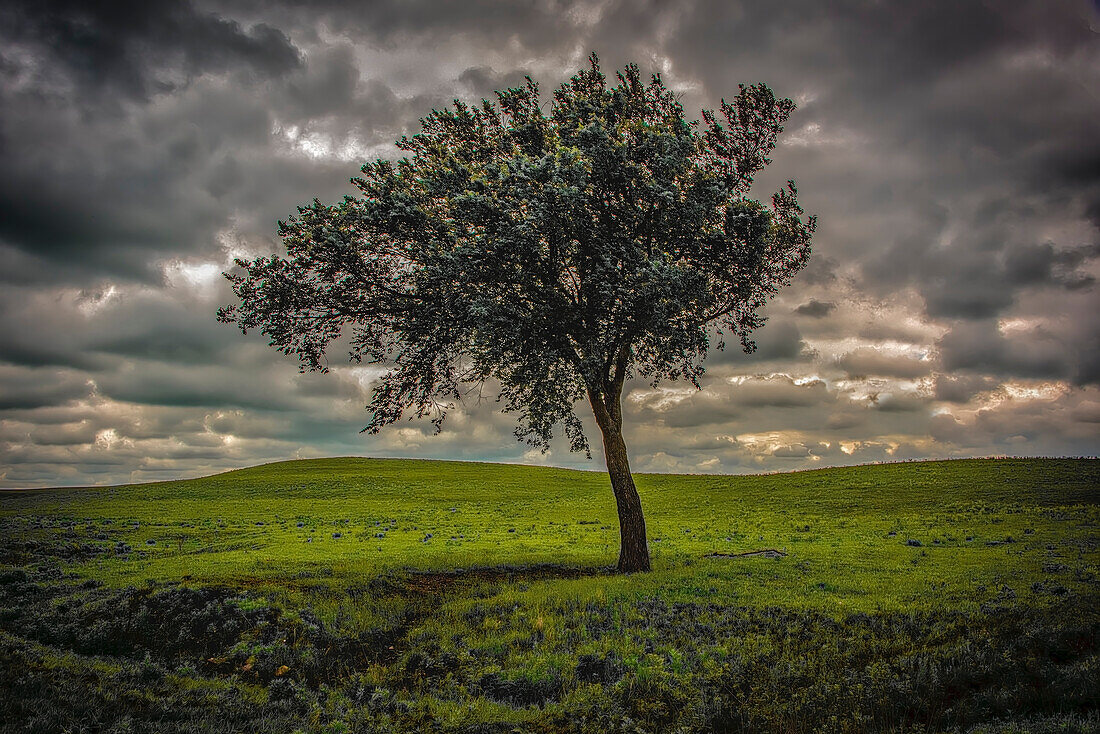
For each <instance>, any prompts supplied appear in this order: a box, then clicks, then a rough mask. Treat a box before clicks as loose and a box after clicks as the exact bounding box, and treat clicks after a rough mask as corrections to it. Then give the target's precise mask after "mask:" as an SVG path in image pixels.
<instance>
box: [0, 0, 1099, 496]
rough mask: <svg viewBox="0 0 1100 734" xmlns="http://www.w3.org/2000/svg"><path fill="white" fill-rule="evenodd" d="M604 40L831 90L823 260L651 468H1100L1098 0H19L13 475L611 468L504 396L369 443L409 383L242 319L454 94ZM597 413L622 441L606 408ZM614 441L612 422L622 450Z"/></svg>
mask: <svg viewBox="0 0 1100 734" xmlns="http://www.w3.org/2000/svg"><path fill="white" fill-rule="evenodd" d="M592 51H596V52H598V53H599V54H600V57H601V60H602V62H603V65H604V68H605V70H607V71H609V72H610V71H614V69H616V68H619V67H621V66H622V65H623V64H625V63H627V62H630V61H635V62H637V63H638V64H639V65H640V66H641V68H642V71H643V72H645V73H649V72H660V73H661V74H662V75H663V77H664V79H665V80H666V82H667V83H668V84H669V86H671V87H672V88H674V89H675V90H677V91H678V92H679V93H680V94H681V101H682V102H683V105H684V107H685V109H686V110H687V111H688V112H689V114H691V115H693V116H696V115H698V111H699V110H700V109H701V108H704V107H706V108H713V107H716V106H717V105H718V104H719V103H720V101H721V99H722V97H723V96H726V97H729V96H732V95H733V94H734V93H736V90H737V85H738V83H755V82H766V83H767V84H769V85H770V86H771V87H772V89H773V90H775V92H776V93H777V94H778V95H780V96H785V97H790V98H791V99H793V100H794V101H795V102H796V103H797V104H798V109H797V110H796V111H795V112H794V114H793V115H792V116H791V119H790V121H789V123H788V125H787V128H786V131H785V133H784V134H783V136H782V137H781V141H780V145H779V147H778V148H777V150H776V152H775V154H774V156H773V158H774V162H773V164H772V165H771V166H770V167H769V168H768V169H767V170H766V172H765V173H764V174H763V175H762V176H761V177H760V178H759V179H758V182H757V186H756V188H755V190H754V194H755V195H757V196H758V197H767V196H769V195H770V193H771V192H772V191H774V190H775V189H776V188H777V187H778V186H779V185H781V183H782V182H783V181H785V180H786V179H787V178H794V179H795V180H796V181H797V183H798V186H799V190H800V194H801V199H802V201H803V203H804V205H805V207H806V209H807V211H809V212H810V213H813V214H816V215H817V216H818V217H819V222H820V225H819V229H818V234H817V236H816V238H815V242H814V254H813V256H812V261H811V263H810V265H809V266H808V267H807V268H806V270H805V271H803V272H802V273H801V274H800V275H799V276H798V278H797V279H796V280H795V282H794V284H793V285H792V286H791V287H789V288H788V289H786V290H785V291H783V292H782V293H781V294H780V296H779V297H778V298H777V299H776V300H774V301H773V302H772V303H771V304H770V305H769V307H768V309H767V314H768V316H769V321H768V324H767V325H766V326H765V327H764V328H763V329H762V330H761V331H759V332H758V333H757V336H756V339H757V342H758V344H759V350H758V351H757V352H756V353H755V354H752V355H745V354H742V353H740V352H739V351H737V350H732V351H726V352H722V353H715V354H712V355H711V356H710V358H709V359H708V365H709V367H708V372H707V375H706V377H705V379H704V380H703V382H702V389H701V390H699V391H695V390H694V389H691V388H687V387H684V386H683V385H681V384H672V385H668V386H664V387H661V388H659V389H653V388H650V387H648V386H647V385H645V384H634V385H630V386H628V388H627V395H626V398H625V413H626V421H627V426H626V437H627V441H628V444H629V446H630V450H631V454H632V463H633V467H634V468H635V470H643V471H683V472H728V473H743V472H756V471H775V470H792V469H800V468H809V467H819V466H830V465H838V464H850V463H863V462H869V461H882V460H902V459H911V458H934V457H954V456H984V455H1093V454H1096V453H1098V451H1100V389H1098V385H1100V316H1098V313H1100V288H1098V286H1097V283H1096V280H1097V277H1098V276H1100V122H1098V120H1100V11H1098V9H1097V6H1096V5H1094V4H1091V3H1089V2H1087V0H1079V1H1071V0H1065V1H1057V0H1055V1H1053V2H1041V1H1039V0H1036V1H1035V2H1013V1H1011V0H1010V1H1006V2H961V3H960V2H956V1H955V0H952V1H950V2H948V1H947V0H940V1H939V2H917V3H882V2H871V1H862V2H837V3H821V2H818V1H817V0H801V1H800V2H779V3H758V2H743V3H737V2H725V1H717V0H716V1H714V2H702V1H700V2H690V1H687V0H685V1H682V2H661V3H657V2H650V3H647V2H615V1H614V0H607V1H604V2H568V1H567V0H545V1H537V2H536V1H532V2H494V1H492V0H470V1H468V2H461V3H449V2H426V1H415V0H414V1H412V2H405V1H401V2H399V1H398V0H391V1H390V2H386V1H379V2H365V3H338V2H324V1H323V0H322V1H321V2H314V3H308V4H304V3H289V2H288V3H286V4H280V3H272V2H259V1H258V0H225V1H223V2H203V1H201V0H199V1H196V2H186V1H173V0H165V1H163V2H155V3H149V2H144V1H142V2H136V1H135V2H108V3H87V2H81V1H80V0H69V1H67V0H61V1H57V0H34V1H33V2H19V1H16V2H5V3H3V4H2V5H0V162H2V164H3V169H2V170H3V172H2V174H0V486H4V487H32V486H49V485H62V484H65V485H68V484H97V483H117V482H127V481H147V480H154V479H166V478H176V477H184V476H198V475H202V474H207V473H211V472H214V471H219V470H223V469H228V468H234V467H239V466H246V465H251V464H257V463H261V462H266V461H272V460H280V459H288V458H296V457H313V456H333V455H365V456H410V457H432V458H461V459H477V460H494V461H522V462H529V463H549V464H554V465H559V466H576V467H583V468H592V469H599V468H602V462H601V456H600V455H599V453H598V452H597V454H596V456H595V457H594V458H593V459H592V460H587V459H585V458H584V457H583V455H577V454H570V453H569V452H568V450H567V447H566V446H565V445H564V444H559V445H555V446H554V447H553V449H552V450H551V451H550V452H549V453H548V454H545V455H544V454H540V453H538V452H537V451H534V452H532V451H530V450H529V447H527V446H525V445H523V444H520V443H517V442H516V441H515V439H514V437H513V435H512V425H513V424H512V421H511V418H510V416H506V415H501V414H499V413H496V412H494V410H493V409H494V408H495V407H497V406H496V405H495V404H494V403H492V402H491V401H489V402H485V403H480V404H478V403H474V404H470V405H467V406H465V407H464V408H462V409H460V410H459V411H456V412H455V413H454V414H452V416H451V418H450V419H449V420H448V422H447V423H446V424H445V425H444V428H443V431H442V433H441V434H440V435H433V433H434V428H433V426H431V425H430V424H426V423H423V424H422V423H416V422H412V423H402V424H399V425H396V426H394V427H392V428H390V429H388V430H386V431H384V432H383V433H382V434H380V435H378V436H367V435H362V434H360V433H359V429H360V428H361V427H362V426H363V425H364V424H365V423H366V421H367V415H366V413H365V411H364V405H365V403H366V402H367V399H368V397H367V396H368V394H369V390H370V387H371V385H372V380H373V379H374V378H375V376H376V375H377V369H376V368H372V367H367V366H361V367H353V366H350V365H348V366H344V365H341V364H340V363H339V361H338V357H337V358H334V360H333V369H332V372H331V373H330V374H327V375H315V374H311V375H300V374H299V373H298V371H297V366H296V363H295V362H294V361H293V360H292V359H291V358H287V357H283V356H282V355H279V354H278V353H276V352H275V351H274V350H272V349H270V348H269V347H268V346H267V345H266V342H265V340H264V338H263V337H262V336H260V335H253V334H250V335H249V336H248V337H244V336H242V335H241V334H240V333H239V332H238V331H236V330H235V329H234V328H233V327H231V326H225V325H221V324H218V323H217V322H216V321H215V318H214V313H215V310H216V309H217V307H218V306H219V305H223V304H226V303H229V302H230V301H231V300H232V294H231V292H230V290H229V287H228V284H227V283H226V282H225V281H224V280H223V279H222V277H221V275H220V274H221V272H222V271H223V270H226V269H228V268H229V267H230V265H231V263H232V259H233V258H234V257H238V256H246V257H250V256H255V255H259V254H268V253H272V252H279V251H281V243H280V242H279V241H278V239H277V237H276V236H275V228H276V222H277V220H279V219H285V218H286V217H287V216H288V215H290V214H292V213H293V212H294V211H295V207H296V206H297V205H299V204H303V203H306V202H308V201H310V200H312V199H313V198H314V197H317V198H319V199H321V200H322V201H333V200H336V199H338V198H339V197H341V196H343V195H344V194H348V193H353V189H352V187H351V186H350V185H349V183H348V179H349V178H350V177H352V176H354V175H356V173H357V172H358V167H359V165H361V164H362V163H363V162H365V161H367V160H369V159H373V158H377V157H391V158H392V157H395V156H396V154H397V151H396V149H395V148H394V147H393V142H394V140H395V139H397V138H398V137H399V136H400V135H402V134H404V133H415V132H416V131H417V130H418V120H419V118H420V117H422V116H424V115H425V114H427V113H428V112H429V111H430V110H431V109H433V108H438V107H443V106H446V105H448V104H450V103H451V100H453V99H455V98H458V99H462V100H467V101H476V100H480V99H481V98H483V97H491V96H492V92H493V91H494V90H496V89H503V88H506V87H508V86H514V85H516V84H518V83H521V82H522V80H523V76H524V75H525V74H527V75H530V76H532V77H533V78H534V79H535V80H536V81H538V82H539V83H540V84H541V86H542V89H543V90H544V94H545V96H546V97H547V98H549V97H550V93H551V92H552V90H553V89H554V88H555V87H556V86H557V85H558V84H560V83H561V82H562V81H564V80H565V79H566V78H568V77H569V76H570V75H571V74H572V73H574V72H576V71H577V70H578V69H580V68H581V67H582V66H583V65H584V63H585V58H586V57H587V55H588V54H589V53H590V52H592ZM579 413H580V415H581V416H582V417H583V418H585V419H586V420H587V421H588V424H589V425H590V424H591V421H590V420H589V415H590V414H589V413H588V411H587V409H586V408H584V407H583V406H582V407H581V409H580V411H579ZM593 438H596V436H593Z"/></svg>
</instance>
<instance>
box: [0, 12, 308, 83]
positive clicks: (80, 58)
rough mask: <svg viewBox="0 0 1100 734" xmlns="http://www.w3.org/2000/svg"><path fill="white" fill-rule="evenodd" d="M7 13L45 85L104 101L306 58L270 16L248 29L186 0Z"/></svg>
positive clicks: (11, 32) (282, 67)
mask: <svg viewBox="0 0 1100 734" xmlns="http://www.w3.org/2000/svg"><path fill="white" fill-rule="evenodd" d="M0 18H2V19H3V23H0V27H3V28H5V29H6V31H5V32H4V34H3V35H4V37H5V40H6V41H7V42H8V43H9V44H17V45H18V46H19V47H21V48H22V49H25V50H26V52H27V53H29V54H30V55H31V56H32V59H31V60H28V61H27V62H26V66H28V67H30V68H29V69H28V71H29V73H31V74H33V75H34V81H35V82H36V86H37V87H38V88H39V89H42V88H43V87H45V88H46V89H47V90H49V89H50V88H51V87H53V90H52V91H55V92H56V93H63V94H67V95H71V96H76V97H78V98H83V99H84V100H90V99H93V98H94V99H95V100H96V103H97V105H98V104H100V103H102V102H104V101H106V102H108V103H111V102H115V101H117V98H118V97H122V98H130V99H135V100H139V101H145V100H148V99H149V97H150V96H152V95H156V94H166V93H171V92H173V91H176V90H177V89H178V88H179V87H180V86H182V85H186V84H187V83H188V82H190V80H192V79H193V78H195V77H197V76H202V75H203V74H207V73H224V72H226V71H230V70H232V71H239V70H242V69H246V70H249V71H251V72H253V73H257V74H260V75H263V76H278V75H281V74H285V73H287V72H288V71H290V70H291V69H294V68H296V67H297V66H298V65H299V64H300V59H299V55H298V51H297V49H296V48H295V47H294V46H293V44H291V43H290V40H289V39H288V38H287V37H286V35H285V34H284V33H283V32H282V31H280V30H278V29H276V28H272V27H271V26H269V25H266V24H263V23H258V24H255V25H253V26H251V27H250V28H248V29H244V28H242V27H241V25H240V24H239V23H237V22H235V21H233V20H228V19H226V18H222V17H219V16H218V15H216V14H212V13H205V12H202V11H199V10H197V9H196V8H195V7H193V6H192V5H191V3H189V2H185V1H181V0H165V1H163V2H155V3H148V2H138V1H132V0H122V1H120V2H109V3H84V2H79V1H78V0H46V1H44V2H15V3H7V4H5V9H4V10H3V11H2V12H0ZM16 58H18V57H16ZM12 63H15V64H18V63H19V62H18V61H16V62H13V61H12V60H11V59H10V58H9V64H12Z"/></svg>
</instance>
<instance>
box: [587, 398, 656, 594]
mask: <svg viewBox="0 0 1100 734" xmlns="http://www.w3.org/2000/svg"><path fill="white" fill-rule="evenodd" d="M620 389H621V388H620ZM618 393H619V390H614V389H613V390H611V391H608V393H605V395H600V394H599V393H598V392H596V391H593V390H589V393H588V397H589V401H590V402H591V403H592V412H593V414H594V415H595V417H596V425H598V426H599V427H600V433H601V434H603V455H604V460H605V462H606V463H607V474H608V476H609V477H610V478H611V489H612V491H613V492H614V493H615V506H616V508H617V509H618V511H619V565H618V569H619V572H620V573H635V572H638V571H648V570H649V569H650V564H649V544H648V543H647V542H646V531H645V516H644V515H642V500H641V498H640V497H638V489H637V487H635V486H634V477H633V476H631V474H630V460H629V458H628V457H627V453H626V442H625V441H624V440H623V430H622V410H621V408H620V405H619V394H618Z"/></svg>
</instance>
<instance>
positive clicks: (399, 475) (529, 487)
mask: <svg viewBox="0 0 1100 734" xmlns="http://www.w3.org/2000/svg"><path fill="white" fill-rule="evenodd" d="M636 482H637V486H638V490H639V493H640V494H641V497H642V502H643V504H644V507H645V511H646V517H647V521H648V526H649V540H650V547H651V549H652V551H653V565H654V571H653V572H651V573H647V574H634V575H620V574H616V573H614V572H613V564H614V561H615V557H616V553H617V550H618V526H617V521H616V512H615V505H614V499H613V497H612V495H611V492H610V491H609V489H608V478H607V475H606V474H602V473H590V472H577V471H567V470H559V469H546V468H533V467H523V466H510V465H496V464H473V463H457V462H428V461H404V460H372V459H327V460H310V461H294V462H285V463H279V464H270V465H266V466H260V467H254V468H251V469H244V470H240V471H235V472H229V473H226V474H220V475H217V476H213V477H207V478H203V479H194V480H187V481H178V482H164V483H157V484H145V485H131V486H122V487H105V488H83V489H56V490H36V491H13V492H5V493H0V727H3V730H4V731H13V732H15V731H27V732H31V731H102V732H124V731H164V732H175V731H178V732H186V731H195V732H198V731H271V732H290V731H295V730H301V731H303V732H353V731H354V732H392V731H396V732H400V731H438V732H511V731H522V732H527V731H531V732H556V731H575V732H588V731H600V732H666V731H680V732H695V731H700V732H704V731H705V732H727V731H744V732H773V731H779V732H809V731H827V732H862V731H895V732H902V731H921V732H925V731H972V732H1004V733H1007V732H1024V731H1027V732H1044V731H1051V732H1054V731H1058V732H1062V731H1096V730H1097V729H1098V728H1100V647H1098V643H1097V631H1098V629H1100V612H1098V603H1097V602H1098V601H1100V593H1098V591H1100V587H1098V583H1100V582H1098V580H1097V573H1098V572H1100V532H1098V529H1097V527H1098V525H1097V523H1098V522H1100V461H1097V460H1041V459H1028V460H1022V459H1021V460H1016V459H1013V460H966V461H950V462H913V463H903V464H888V465H875V466H862V467H852V468H843V469H823V470H817V471H809V472H799V473H791V474H774V475H764V476H744V477H728V476H672V475H638V476H637V477H636ZM760 550H771V551H775V553H769V554H762V555H740V554H746V553H752V552H754V551H760Z"/></svg>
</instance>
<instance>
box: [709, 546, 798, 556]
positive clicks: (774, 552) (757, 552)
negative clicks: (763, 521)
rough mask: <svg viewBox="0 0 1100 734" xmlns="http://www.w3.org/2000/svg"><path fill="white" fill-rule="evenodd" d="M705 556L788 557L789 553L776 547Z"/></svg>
mask: <svg viewBox="0 0 1100 734" xmlns="http://www.w3.org/2000/svg"><path fill="white" fill-rule="evenodd" d="M703 557H704V558H786V557H787V554H786V553H784V552H783V551H781V550H776V549H775V548H764V549H762V550H754V551H745V552H744V553H708V554H706V555H705V556H703Z"/></svg>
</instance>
